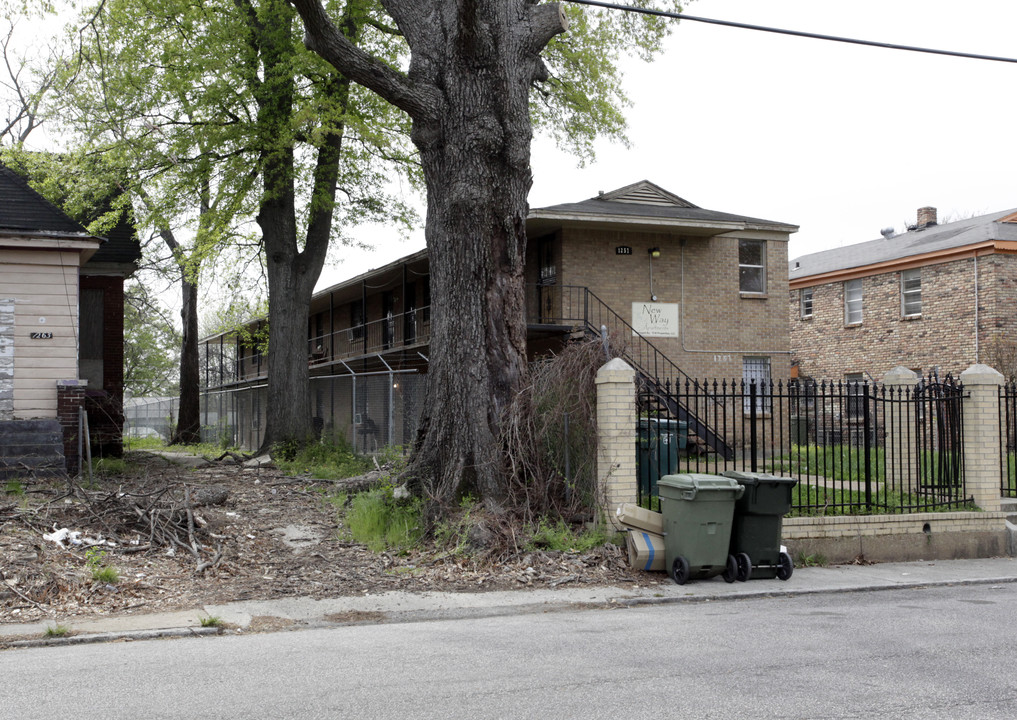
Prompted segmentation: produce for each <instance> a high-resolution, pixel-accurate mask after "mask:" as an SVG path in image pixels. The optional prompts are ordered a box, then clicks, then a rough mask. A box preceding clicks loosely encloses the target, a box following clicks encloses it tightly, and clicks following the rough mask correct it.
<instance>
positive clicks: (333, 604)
mask: <svg viewBox="0 0 1017 720" xmlns="http://www.w3.org/2000/svg"><path fill="white" fill-rule="evenodd" d="M646 578H647V582H648V583H652V584H647V585H642V584H639V585H628V586H611V587H604V586H601V587H573V586H562V587H560V588H558V589H539V590H525V589H521V590H512V591H503V592H478V593H438V592H436V593H408V592H406V593H404V592H388V593H384V594H380V595H362V596H352V597H340V598H333V599H325V600H315V599H313V598H307V597H289V598H279V599H275V600H247V601H240V602H232V603H227V604H225V605H206V606H204V607H195V608H194V609H192V610H183V611H178V612H168V613H153V614H150V615H116V616H109V617H101V618H95V619H90V620H81V621H75V622H73V623H63V624H65V625H68V626H69V627H70V630H71V631H72V634H71V635H70V636H68V637H64V638H45V637H44V633H45V632H46V628H47V627H49V626H52V625H54V624H56V622H59V619H56V620H48V621H42V622H36V623H27V624H22V625H0V646H4V647H7V646H15V647H17V646H35V645H51V644H71V643H82V642H103V641H108V640H117V639H128V638H130V639H148V638H152V637H168V636H188V635H203V634H214V633H217V632H220V629H218V628H202V627H201V618H203V617H218V618H219V619H220V620H221V621H222V622H223V623H226V624H228V625H229V626H230V627H231V628H234V629H236V630H238V631H240V632H243V631H258V630H279V629H297V628H308V627H326V626H334V625H341V624H351V623H381V622H411V621H420V620H452V619H458V618H469V617H490V616H495V615H507V614H516V613H527V612H552V611H555V610H563V609H575V608H579V607H591V608H593V607H612V606H615V607H617V606H632V605H642V604H656V603H674V602H697V601H698V602H701V601H706V600H727V599H740V598H752V597H774V596H792V595H805V594H813V593H834V592H858V591H869V590H888V589H895V588H897V589H899V588H909V587H928V586H936V585H963V584H975V583H978V584H982V583H989V584H991V583H1011V582H1017V559H1015V558H992V559H976V560H937V561H921V562H909V563H881V564H876V565H837V566H832V567H808V568H797V569H796V570H795V571H794V575H793V576H792V577H791V578H790V579H789V580H788V581H786V582H782V581H780V580H770V579H767V580H750V581H749V582H745V583H740V582H735V583H730V584H729V583H726V582H724V580H723V579H721V578H720V577H715V578H710V579H707V580H698V581H692V582H689V583H688V584H686V585H681V586H679V585H676V584H674V583H673V582H671V581H670V580H665V581H664V582H659V581H660V580H662V579H664V578H665V576H664V575H663V574H658V573H653V574H647V575H646Z"/></svg>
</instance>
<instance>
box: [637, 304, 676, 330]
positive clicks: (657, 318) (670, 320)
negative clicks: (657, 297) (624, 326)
mask: <svg viewBox="0 0 1017 720" xmlns="http://www.w3.org/2000/svg"><path fill="white" fill-rule="evenodd" d="M632 329H633V330H635V331H636V332H637V333H639V334H640V335H645V336H646V337H673V338H676V337H678V303H656V302H634V303H632Z"/></svg>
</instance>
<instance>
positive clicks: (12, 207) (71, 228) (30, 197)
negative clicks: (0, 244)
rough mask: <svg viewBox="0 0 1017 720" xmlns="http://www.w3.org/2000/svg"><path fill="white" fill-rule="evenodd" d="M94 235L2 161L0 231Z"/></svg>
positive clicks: (0, 176)
mask: <svg viewBox="0 0 1017 720" xmlns="http://www.w3.org/2000/svg"><path fill="white" fill-rule="evenodd" d="M3 231H9V232H24V233H34V234H55V235H77V236H80V237H91V236H90V235H89V234H88V232H87V231H86V230H85V228H83V227H82V226H81V225H80V224H79V223H77V222H75V221H74V220H72V219H71V218H70V217H68V216H67V215H66V214H65V213H64V212H63V211H62V210H61V209H60V208H58V207H57V206H56V205H54V204H53V203H51V202H50V201H49V200H47V199H46V198H44V197H43V196H42V195H40V194H39V193H37V192H36V191H35V190H33V189H32V188H30V187H29V186H28V183H27V182H26V181H25V179H24V178H23V177H21V176H20V175H19V174H18V173H16V172H14V171H13V170H11V169H10V168H8V167H7V166H5V165H2V164H0V232H3Z"/></svg>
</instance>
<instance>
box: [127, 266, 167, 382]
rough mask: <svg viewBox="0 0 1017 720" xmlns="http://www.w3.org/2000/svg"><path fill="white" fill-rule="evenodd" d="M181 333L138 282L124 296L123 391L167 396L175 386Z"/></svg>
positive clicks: (129, 287) (130, 286)
mask: <svg viewBox="0 0 1017 720" xmlns="http://www.w3.org/2000/svg"><path fill="white" fill-rule="evenodd" d="M179 352H180V334H179V333H178V332H177V329H176V328H175V327H174V326H173V322H172V320H170V318H168V317H167V315H166V312H165V309H164V308H163V307H161V305H160V304H159V302H158V301H157V300H156V299H154V298H152V297H151V293H150V292H149V290H148V289H147V288H146V287H145V286H144V285H141V284H139V283H136V282H135V283H131V284H130V285H128V286H127V287H126V288H125V293H124V390H125V391H126V392H127V393H129V394H130V395H131V396H132V397H146V396H150V395H168V394H170V393H172V392H174V391H175V390H176V386H177V369H178V366H177V362H178V361H177V355H178V354H179Z"/></svg>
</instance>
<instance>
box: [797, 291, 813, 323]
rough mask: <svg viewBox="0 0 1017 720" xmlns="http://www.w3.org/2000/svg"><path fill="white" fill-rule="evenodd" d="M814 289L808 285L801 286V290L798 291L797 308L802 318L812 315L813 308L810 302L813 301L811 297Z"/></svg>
mask: <svg viewBox="0 0 1017 720" xmlns="http://www.w3.org/2000/svg"><path fill="white" fill-rule="evenodd" d="M814 290H815V288H810V287H809V288H802V289H801V290H799V291H798V292H799V300H800V302H799V309H800V310H801V317H802V320H808V319H809V318H811V317H812V313H813V312H814V308H813V304H812V303H813V297H814V293H813V291H814ZM806 308H807V309H806Z"/></svg>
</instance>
